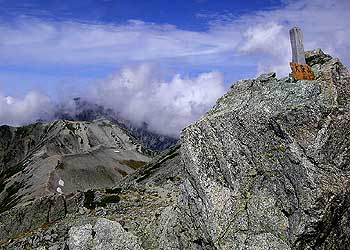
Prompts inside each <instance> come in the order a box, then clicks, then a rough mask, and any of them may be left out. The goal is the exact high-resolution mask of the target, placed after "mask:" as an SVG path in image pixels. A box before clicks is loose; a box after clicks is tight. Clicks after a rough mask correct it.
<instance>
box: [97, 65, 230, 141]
mask: <svg viewBox="0 0 350 250" xmlns="http://www.w3.org/2000/svg"><path fill="white" fill-rule="evenodd" d="M224 92H225V87H224V83H223V77H222V75H221V74H220V73H218V72H209V73H203V74H200V75H198V76H197V77H194V78H186V77H181V76H180V75H175V76H174V77H173V78H172V79H171V80H170V81H168V82H166V81H163V80H162V79H159V74H158V73H157V70H156V69H155V68H154V67H152V66H150V65H147V64H142V65H139V66H135V67H132V68H130V67H129V68H123V69H122V70H121V71H119V72H117V73H115V74H113V75H111V76H110V77H109V78H108V79H106V80H104V81H101V82H100V83H99V84H97V85H96V86H94V87H93V89H92V94H91V96H90V98H91V99H90V100H92V101H93V102H95V103H99V104H102V105H103V106H105V107H110V108H112V109H114V110H116V111H117V112H118V113H119V114H120V115H121V116H122V117H125V118H127V119H129V120H131V121H132V122H134V123H135V124H139V125H141V124H142V123H143V122H146V123H147V124H148V126H149V128H150V129H151V130H152V131H155V132H157V133H160V134H166V135H171V136H175V137H176V136H178V135H179V132H180V131H181V129H182V128H184V126H186V125H188V124H189V123H191V122H192V121H193V120H195V119H197V118H199V116H200V115H202V114H203V113H204V112H206V111H207V110H208V109H209V108H210V107H211V106H212V105H213V104H214V103H215V101H216V100H217V99H218V98H219V97H220V96H221V95H223V94H224Z"/></svg>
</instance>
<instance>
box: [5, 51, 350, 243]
mask: <svg viewBox="0 0 350 250" xmlns="http://www.w3.org/2000/svg"><path fill="white" fill-rule="evenodd" d="M306 61H307V63H309V64H310V65H312V68H313V70H314V73H315V75H316V80H313V81H296V80H294V79H293V78H290V77H286V78H283V79H276V78H275V77H276V76H275V74H274V73H270V74H264V75H261V76H260V77H258V78H257V79H251V80H243V81H238V82H237V83H235V84H234V85H233V86H232V87H231V89H230V90H229V92H228V93H227V94H226V95H225V96H223V97H222V98H220V99H219V100H218V101H217V103H216V105H215V106H214V107H213V108H212V109H211V110H210V111H208V112H207V113H206V114H205V115H204V116H202V117H201V118H200V119H199V120H198V121H197V122H195V123H194V124H192V125H190V126H188V127H187V128H185V129H184V131H183V133H182V136H181V140H180V144H178V145H176V146H175V147H172V148H170V149H169V150H167V151H166V152H163V153H162V154H160V155H158V156H157V157H156V158H154V159H153V160H152V161H151V162H149V163H148V164H146V165H145V166H144V167H143V168H140V169H138V170H137V171H136V172H135V173H133V174H131V175H129V176H127V177H126V178H124V179H122V180H121V181H120V182H119V183H118V185H116V186H115V187H114V188H111V189H105V190H91V191H88V192H85V193H84V194H83V199H84V201H83V202H80V203H79V202H74V203H73V204H77V206H78V208H76V207H75V206H74V205H73V206H72V207H73V208H74V209H72V210H70V211H73V212H71V213H68V214H69V216H67V213H65V218H64V219H58V221H56V223H55V225H51V226H49V227H48V228H46V229H39V230H37V231H34V232H32V233H29V234H27V235H26V236H25V237H21V238H20V239H16V240H14V241H12V242H10V243H7V244H6V245H5V249H16V248H17V249H20V248H21V247H22V248H24V247H28V246H34V245H35V247H39V246H40V247H47V248H48V247H56V246H59V247H61V249H68V247H69V249H70V248H73V249H78V248H76V246H80V245H82V246H86V247H88V248H89V249H123V247H124V248H125V247H126V248H128V247H129V249H132V248H135V249H242V250H243V249H245V250H246V249H252V250H265V249H266V250H267V249H279V250H292V249H293V250H297V249H300V250H301V249H320V250H328V249H331V250H336V249H337V250H343V249H344V250H345V249H349V244H350V198H349V197H350V196H349V194H350V193H349V191H350V188H349V180H350V171H349V166H350V165H349V163H350V152H349V150H350V139H349V138H350V137H349V128H350V103H349V102H350V74H349V72H348V71H347V69H346V68H345V67H344V66H343V65H342V64H341V63H340V62H339V60H337V59H333V58H331V57H330V56H328V55H325V54H324V53H323V52H322V51H321V50H315V51H312V52H308V53H306ZM66 204H67V207H68V204H70V202H67V201H66ZM50 211H51V210H50ZM74 211H75V212H74ZM76 211H78V212H76ZM53 214H55V215H56V216H54V217H53V218H60V217H61V216H62V214H61V213H60V212H59V210H58V211H57V213H56V212H55V213H53ZM50 232H55V234H56V232H59V233H58V235H59V236H58V238H57V237H56V238H54V237H52V238H54V240H53V241H52V242H47V241H45V240H44V239H42V240H39V241H35V239H37V238H38V237H39V236H41V235H47V234H50ZM103 235H106V238H104V237H103ZM80 236H81V237H80ZM45 237H46V236H45ZM45 237H44V238H45ZM107 238H108V240H106V239H107ZM40 239H41V238H40ZM33 242H34V243H33ZM121 242H123V244H122V246H121V244H120V243H121ZM24 249H25V248H24ZM49 249H50V248H49ZM53 249H54V248H53ZM57 249H59V248H57Z"/></svg>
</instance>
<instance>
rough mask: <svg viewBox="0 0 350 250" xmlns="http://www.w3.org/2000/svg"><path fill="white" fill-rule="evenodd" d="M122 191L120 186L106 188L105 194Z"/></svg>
mask: <svg viewBox="0 0 350 250" xmlns="http://www.w3.org/2000/svg"><path fill="white" fill-rule="evenodd" d="M121 191H122V188H120V187H116V188H106V190H105V192H106V194H119V193H120V192H121Z"/></svg>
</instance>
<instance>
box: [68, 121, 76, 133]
mask: <svg viewBox="0 0 350 250" xmlns="http://www.w3.org/2000/svg"><path fill="white" fill-rule="evenodd" d="M66 128H68V129H69V130H70V132H72V133H73V134H74V133H75V130H76V128H75V127H74V125H73V123H66Z"/></svg>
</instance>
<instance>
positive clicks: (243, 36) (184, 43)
mask: <svg viewBox="0 0 350 250" xmlns="http://www.w3.org/2000/svg"><path fill="white" fill-rule="evenodd" d="M349 11H350V2H349V1H347V0H322V1H321V0H314V1H307V0H299V1H298V0H296V1H289V0H286V1H284V6H282V7H281V8H279V9H272V10H264V11H258V12H253V13H250V14H247V15H243V16H240V17H237V16H235V15H232V14H230V13H227V12H224V13H223V14H222V15H221V14H220V13H218V14H216V13H215V14H212V15H204V16H203V14H198V15H197V16H199V17H200V18H202V19H203V18H211V19H208V22H209V23H210V24H211V26H210V28H209V29H208V30H207V31H203V32H198V31H190V30H184V29H180V28H178V27H176V26H174V25H169V24H154V23H145V22H143V21H140V20H129V21H128V22H126V23H124V24H87V23H78V22H74V21H71V22H68V21H67V22H49V21H42V20H36V19H28V18H26V19H20V20H19V21H18V22H17V23H11V24H9V23H4V22H2V23H0V33H1V36H0V51H1V53H0V64H57V63H59V64H67V65H96V66H97V67H98V65H102V64H110V65H116V66H121V65H123V64H125V63H129V62H148V61H158V62H161V61H162V60H165V59H174V60H177V61H181V62H184V61H185V62H186V60H187V61H188V60H190V61H192V62H193V61H195V59H196V58H200V57H203V56H204V55H206V56H208V57H210V58H212V59H213V60H216V61H217V60H219V59H221V58H222V57H225V56H226V57H227V58H229V57H230V56H232V54H235V55H238V56H239V58H242V60H247V58H249V59H250V63H251V65H256V66H258V71H262V70H268V71H269V70H276V71H278V73H280V74H286V73H288V71H289V69H288V63H287V64H286V63H285V62H288V60H289V58H290V48H289V47H290V45H289V38H288V36H289V33H288V29H289V28H291V27H292V26H295V25H299V26H301V27H302V29H303V31H304V34H305V42H306V44H305V45H306V46H305V47H306V48H310V49H312V48H315V47H322V48H324V49H325V50H326V51H328V52H329V53H332V54H334V55H336V56H341V57H343V58H346V59H347V58H349V53H350V52H349V51H350V50H349V42H348V37H350V26H349V25H348V21H347V16H348V13H349ZM256 55H257V56H256ZM282 58H283V59H282ZM287 58H288V59H287ZM198 60H199V59H198ZM221 60H222V59H221ZM238 60H239V59H238ZM223 61H224V60H223ZM274 61H275V63H273V62H274ZM201 63H203V62H201ZM208 64H210V62H208ZM281 64H283V65H284V66H282V65H281ZM230 65H231V64H230Z"/></svg>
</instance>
